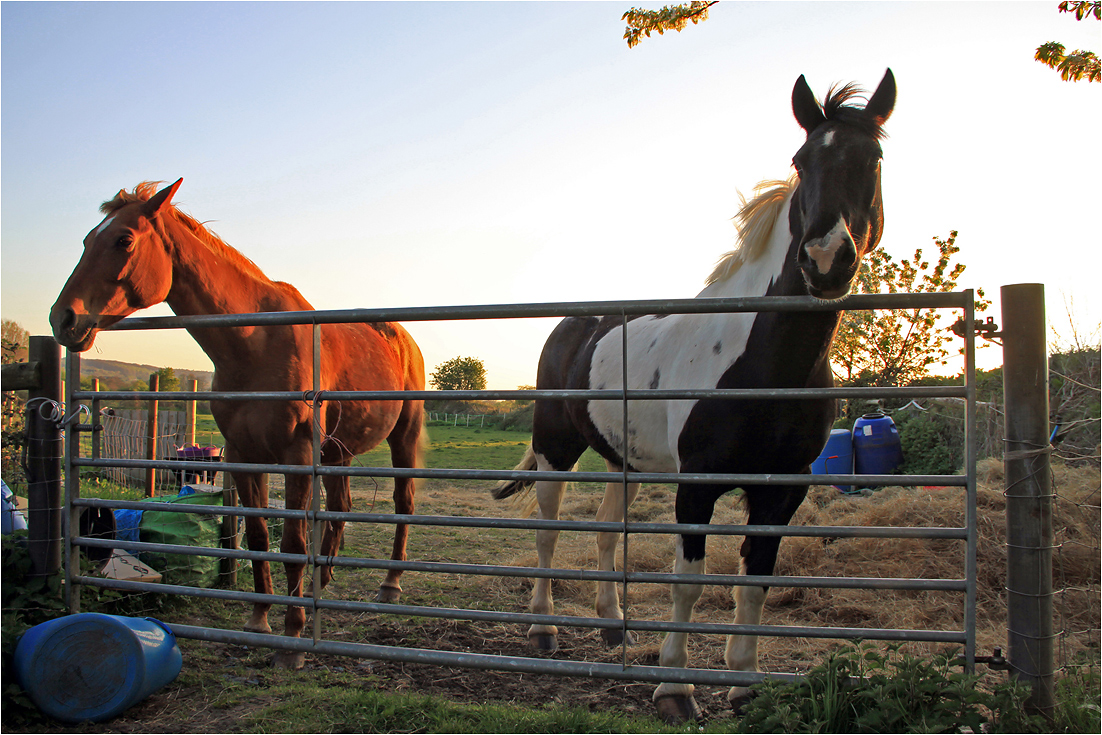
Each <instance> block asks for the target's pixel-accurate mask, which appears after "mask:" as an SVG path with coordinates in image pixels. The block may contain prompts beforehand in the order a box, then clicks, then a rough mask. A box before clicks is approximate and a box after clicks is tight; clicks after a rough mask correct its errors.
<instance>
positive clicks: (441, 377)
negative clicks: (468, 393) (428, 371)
mask: <svg viewBox="0 0 1102 735" xmlns="http://www.w3.org/2000/svg"><path fill="white" fill-rule="evenodd" d="M429 381H430V382H431V383H432V384H433V385H434V386H436V389H437V390H483V389H484V388H485V387H486V366H485V365H483V364H482V360H479V359H477V358H474V357H453V358H452V359H450V360H448V361H447V362H445V363H443V364H440V365H437V366H436V369H435V370H433V372H432V375H431V376H429Z"/></svg>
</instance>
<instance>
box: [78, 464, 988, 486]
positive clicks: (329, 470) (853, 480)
mask: <svg viewBox="0 0 1102 735" xmlns="http://www.w3.org/2000/svg"><path fill="white" fill-rule="evenodd" d="M73 465H74V466H77V467H103V468H108V467H135V468H136V467H156V468H159V469H169V470H186V469H191V468H194V469H200V470H204V469H205V470H209V469H210V467H211V466H210V464H207V463H203V462H178V461H175V460H145V459H75V460H73ZM218 471H219V472H223V471H225V472H269V473H278V474H284V475H310V476H311V477H313V476H314V475H321V476H324V475H334V476H341V475H345V476H348V477H414V478H421V479H435V480H561V479H563V478H564V477H567V478H569V479H570V480H572V481H574V482H595V483H599V484H604V483H607V482H622V481H623V480H624V476H625V474H626V475H627V480H628V482H643V483H667V484H676V483H678V482H693V483H698V484H712V485H736V486H737V485H742V484H745V483H752V484H755V485H832V484H839V485H860V486H862V487H866V486H867V487H873V486H903V487H906V486H911V485H927V486H936V487H953V486H962V487H963V486H965V485H967V483H968V475H782V474H775V475H748V474H718V473H717V474H703V473H694V472H681V473H669V472H627V473H620V472H569V471H567V472H558V471H554V472H552V471H546V472H537V471H521V470H451V469H447V470H445V469H428V468H423V467H419V468H416V469H408V468H404V467H340V466H332V465H321V466H317V467H315V466H310V465H286V464H245V463H241V462H222V463H220V464H219V465H218Z"/></svg>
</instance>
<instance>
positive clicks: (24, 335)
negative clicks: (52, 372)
mask: <svg viewBox="0 0 1102 735" xmlns="http://www.w3.org/2000/svg"><path fill="white" fill-rule="evenodd" d="M30 338H31V335H30V332H28V331H27V330H26V329H24V328H23V327H22V326H20V325H19V324H18V323H16V322H15V321H13V320H11V319H4V320H3V321H0V339H2V340H3V349H2V350H0V352H2V354H3V362H4V364H5V365H7V364H8V363H12V362H26V361H27V345H28V344H29V343H30Z"/></svg>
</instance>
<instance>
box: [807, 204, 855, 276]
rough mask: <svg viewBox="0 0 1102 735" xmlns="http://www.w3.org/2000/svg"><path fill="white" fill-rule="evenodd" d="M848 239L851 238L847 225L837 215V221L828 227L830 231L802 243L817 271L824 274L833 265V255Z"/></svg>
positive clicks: (828, 271)
mask: <svg viewBox="0 0 1102 735" xmlns="http://www.w3.org/2000/svg"><path fill="white" fill-rule="evenodd" d="M849 239H851V238H850V234H849V227H847V226H846V221H845V220H844V219H842V218H841V217H839V218H838V222H837V223H836V224H835V225H834V227H832V228H831V229H830V232H828V233H827V234H826V235H824V236H823V237H820V238H817V239H815V240H811V241H809V242H808V243H806V244H805V245H804V248H805V249H806V250H807V254H808V256H809V257H810V258H811V260H812V261H814V263H815V266H816V267H817V268H818V269H819V272H820V273H822V274H824V275H825V274H827V273H830V269H831V266H833V265H834V257H835V256H836V255H837V254H838V251H839V249H841V247H842V245H843V244H844V243H845V242H846V241H847V240H849Z"/></svg>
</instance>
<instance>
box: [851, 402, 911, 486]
mask: <svg viewBox="0 0 1102 735" xmlns="http://www.w3.org/2000/svg"><path fill="white" fill-rule="evenodd" d="M902 464H903V445H902V444H901V443H900V441H899V430H898V429H897V428H895V422H894V421H892V418H891V416H885V415H884V414H882V413H867V414H865V415H864V416H862V417H861V418H859V419H857V421H856V422H855V423H854V424H853V467H854V470H855V471H856V474H858V475H890V474H892V473H893V472H895V471H896V470H898V469H899V467H900V465H902Z"/></svg>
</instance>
